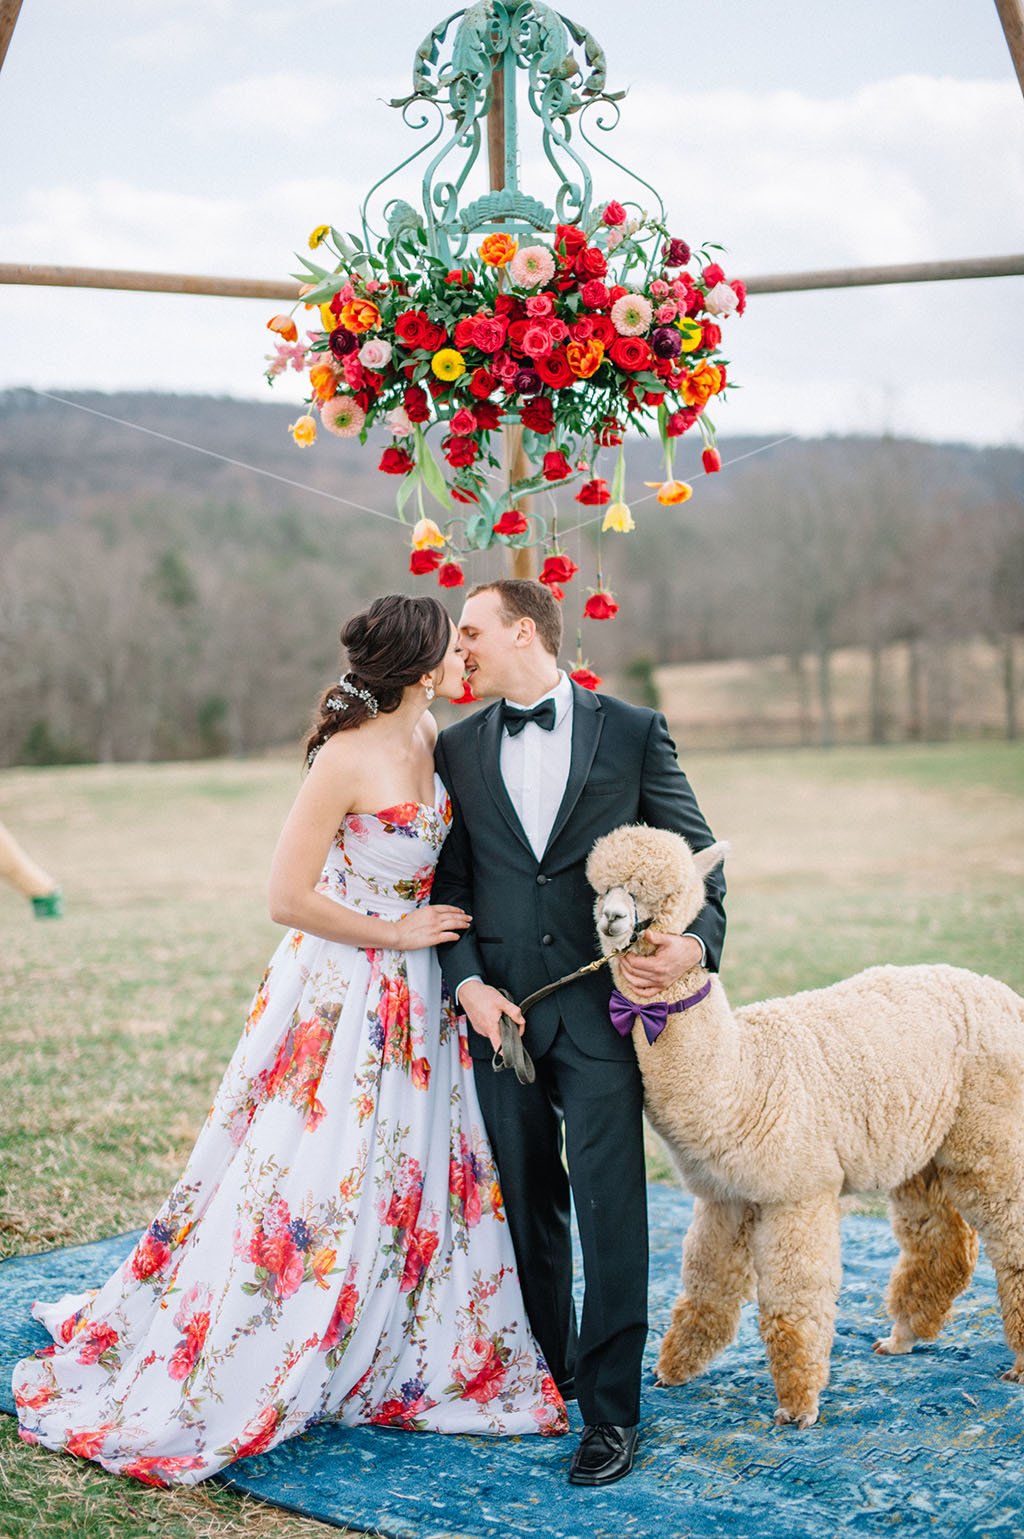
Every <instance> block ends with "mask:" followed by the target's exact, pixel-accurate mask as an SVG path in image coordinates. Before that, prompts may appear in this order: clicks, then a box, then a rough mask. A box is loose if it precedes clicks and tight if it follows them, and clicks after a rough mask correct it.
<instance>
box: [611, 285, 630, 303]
mask: <svg viewBox="0 0 1024 1539" xmlns="http://www.w3.org/2000/svg"><path fill="white" fill-rule="evenodd" d="M628 293H629V290H628V289H624V288H623V287H622V284H621V283H613V284H612V286H611V288H610V289H609V290H608V298H609V299H610V300H611V302H612V304H614V303H615V301H616V300H617V299H621V298H622V296H623V294H628Z"/></svg>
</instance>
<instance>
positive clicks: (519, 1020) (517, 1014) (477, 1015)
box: [459, 978, 526, 1052]
mask: <svg viewBox="0 0 1024 1539" xmlns="http://www.w3.org/2000/svg"><path fill="white" fill-rule="evenodd" d="M459 1009H460V1010H464V1011H465V1012H466V1016H467V1018H468V1020H469V1024H470V1025H471V1026H472V1028H473V1030H474V1031H478V1032H479V1033H480V1035H481V1036H482V1037H486V1038H487V1040H488V1042H489V1043H490V1044H491V1046H492V1047H493V1048H494V1051H495V1052H497V1051H498V1049H499V1047H500V1046H501V1017H502V1016H503V1015H507V1016H508V1017H509V1018H510V1019H511V1020H513V1021H515V1023H516V1025H517V1026H518V1027H519V1035H520V1036H522V1034H523V1032H524V1030H525V1029H526V1021H525V1019H524V1017H523V1013H522V1011H521V1010H520V1008H519V1006H518V1005H515V1004H513V1003H512V1001H511V999H509V998H508V997H507V996H506V995H505V994H502V992H501V990H500V989H495V988H492V987H491V985H490V984H489V983H484V982H483V980H482V979H480V978H471V979H470V980H469V982H468V983H464V984H463V985H462V987H461V989H460V990H459Z"/></svg>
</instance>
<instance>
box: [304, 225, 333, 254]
mask: <svg viewBox="0 0 1024 1539" xmlns="http://www.w3.org/2000/svg"><path fill="white" fill-rule="evenodd" d="M330 230H331V227H330V225H329V224H318V225H317V227H316V229H315V230H314V231H313V232H312V234H311V235H310V237H309V249H310V251H315V250H316V248H317V246H319V244H320V242H321V241H322V240H323V239H324V237H325V236H326V235H329V234H330Z"/></svg>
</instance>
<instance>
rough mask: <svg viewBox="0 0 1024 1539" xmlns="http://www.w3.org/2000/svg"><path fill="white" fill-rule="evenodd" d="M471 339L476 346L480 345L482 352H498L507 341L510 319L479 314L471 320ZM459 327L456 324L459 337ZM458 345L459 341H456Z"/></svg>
mask: <svg viewBox="0 0 1024 1539" xmlns="http://www.w3.org/2000/svg"><path fill="white" fill-rule="evenodd" d="M471 328H472V329H471V332H470V340H471V343H472V345H473V346H474V347H478V348H479V349H480V351H481V352H482V353H496V352H497V351H498V348H499V347H503V346H504V343H505V333H506V332H507V331H508V321H507V320H506V319H505V317H504V316H497V315H478V316H476V317H475V318H474V319H473V321H472V322H471ZM458 332H459V328H458V326H456V328H455V335H456V338H457V337H458ZM455 345H456V347H458V345H459V344H458V341H456V343H455Z"/></svg>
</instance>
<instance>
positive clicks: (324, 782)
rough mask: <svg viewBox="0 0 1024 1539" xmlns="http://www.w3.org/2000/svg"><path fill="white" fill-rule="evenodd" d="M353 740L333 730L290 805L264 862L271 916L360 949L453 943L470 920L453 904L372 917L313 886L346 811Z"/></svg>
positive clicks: (353, 780) (291, 926)
mask: <svg viewBox="0 0 1024 1539" xmlns="http://www.w3.org/2000/svg"><path fill="white" fill-rule="evenodd" d="M355 738H356V733H355V732H338V733H335V735H334V736H333V737H331V738H329V739H328V741H327V742H326V743H325V744H324V745H323V747H322V748H321V749H320V751H319V752H318V753H317V756H316V758H315V759H314V760H313V764H312V767H311V768H310V771H309V774H308V775H307V776H306V779H305V780H304V781H303V784H302V787H301V789H300V791H299V794H298V796H296V798H295V801H294V802H293V803H292V808H291V811H290V812H289V814H288V816H287V818H286V819H285V824H284V827H283V828H282V830H281V834H280V837H279V838H278V841H277V848H276V849H275V851H274V858H273V860H272V861H271V865H270V884H269V891H268V901H269V907H270V917H271V919H272V920H273V921H274V923H275V924H282V925H287V927H288V928H289V929H292V930H302V931H303V932H304V933H305V934H307V935H319V936H321V937H322V939H324V940H332V941H341V942H343V943H344V944H345V945H348V946H361V947H363V948H367V947H389V948H391V949H394V950H400V951H411V950H418V949H420V948H421V947H424V946H434V945H437V943H438V941H440V940H454V939H455V938H456V935H457V934H458V933H460V932H461V930H462V929H463V928H464V926H465V925H466V924H468V922H469V921H468V919H467V918H466V916H465V915H463V914H461V913H460V912H459V911H458V910H456V909H454V908H447V909H444V910H441V911H438V910H437V909H427V908H424V909H417V910H416V911H415V912H414V913H411V914H408V915H406V916H405V917H404V918H403V919H401V920H393V919H375V918H374V917H372V916H371V915H370V914H357V913H355V912H354V911H353V910H352V909H349V908H345V907H344V906H343V905H342V904H340V903H335V902H334V901H333V899H331V898H328V897H326V896H325V894H324V893H322V892H317V890H316V886H317V883H318V882H319V880H320V877H321V874H322V872H323V869H324V862H325V861H326V859H327V852H328V850H329V849H330V847H331V843H332V841H333V840H334V837H335V835H336V834H337V832H338V829H339V828H340V827H341V823H342V819H343V818H344V817H345V815H346V813H348V812H350V811H351V810H352V803H353V800H354V792H355V787H356V785H357V773H356V762H357V761H356V744H355ZM360 757H365V755H361V756H360Z"/></svg>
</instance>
